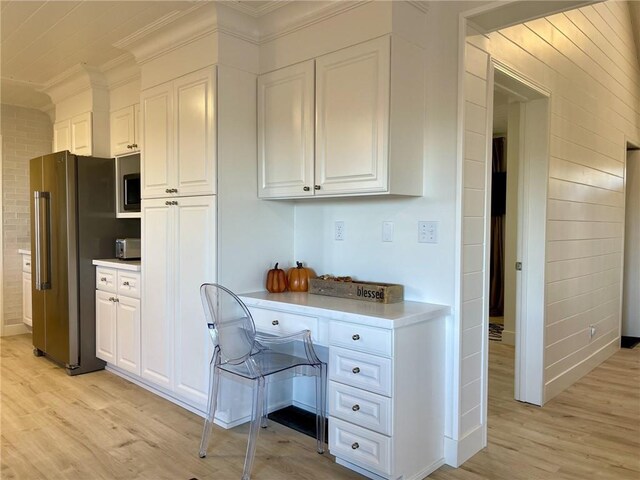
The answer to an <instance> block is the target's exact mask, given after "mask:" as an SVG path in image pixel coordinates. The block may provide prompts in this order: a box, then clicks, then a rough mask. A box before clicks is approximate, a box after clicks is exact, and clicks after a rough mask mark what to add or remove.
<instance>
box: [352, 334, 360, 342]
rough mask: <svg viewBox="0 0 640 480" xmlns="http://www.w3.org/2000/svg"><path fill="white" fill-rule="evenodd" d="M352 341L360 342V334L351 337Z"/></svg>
mask: <svg viewBox="0 0 640 480" xmlns="http://www.w3.org/2000/svg"><path fill="white" fill-rule="evenodd" d="M351 339H352V340H353V341H354V342H355V341H358V340H360V335H358V334H357V333H356V334H355V335H353V336H352V337H351Z"/></svg>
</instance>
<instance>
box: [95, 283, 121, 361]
mask: <svg viewBox="0 0 640 480" xmlns="http://www.w3.org/2000/svg"><path fill="white" fill-rule="evenodd" d="M114 299H115V295H114V294H113V293H109V292H103V291H101V290H96V357H98V358H101V359H102V360H104V361H105V362H109V363H113V364H115V363H116V302H115V301H114Z"/></svg>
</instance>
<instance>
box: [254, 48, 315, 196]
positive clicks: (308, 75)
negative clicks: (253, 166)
mask: <svg viewBox="0 0 640 480" xmlns="http://www.w3.org/2000/svg"><path fill="white" fill-rule="evenodd" d="M313 74H314V61H313V60H309V61H307V62H303V63H299V64H297V65H292V66H290V67H287V68H282V69H280V70H277V71H275V72H271V73H267V74H265V75H261V76H260V77H259V78H258V196H259V197H261V198H277V197H291V196H296V197H298V196H310V195H313V194H314V188H313V186H314V182H313V165H314V162H313V156H314V151H313V136H314V105H313V102H314V77H313Z"/></svg>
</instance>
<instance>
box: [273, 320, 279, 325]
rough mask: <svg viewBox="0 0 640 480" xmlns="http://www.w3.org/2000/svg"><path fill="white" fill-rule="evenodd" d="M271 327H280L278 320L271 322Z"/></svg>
mask: <svg viewBox="0 0 640 480" xmlns="http://www.w3.org/2000/svg"><path fill="white" fill-rule="evenodd" d="M271 325H280V322H279V321H278V320H273V321H272V322H271Z"/></svg>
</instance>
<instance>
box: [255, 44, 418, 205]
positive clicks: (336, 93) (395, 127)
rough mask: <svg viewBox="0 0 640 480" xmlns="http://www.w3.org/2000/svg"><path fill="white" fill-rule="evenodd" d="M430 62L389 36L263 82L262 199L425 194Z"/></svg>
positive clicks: (260, 81)
mask: <svg viewBox="0 0 640 480" xmlns="http://www.w3.org/2000/svg"><path fill="white" fill-rule="evenodd" d="M424 55H425V54H424V51H423V49H421V48H420V47H417V46H415V45H413V44H411V43H409V42H407V41H406V40H404V39H403V38H402V37H399V36H394V37H393V38H391V37H390V36H385V37H380V38H376V39H374V40H370V41H368V42H364V43H361V44H358V45H354V46H352V47H348V48H344V49H342V50H338V51H336V52H333V53H329V54H327V55H323V56H321V57H318V58H316V59H315V60H310V61H308V62H305V63H302V64H298V65H294V66H291V67H287V68H283V69H281V70H277V71H275V72H271V73H268V74H265V75H262V76H261V77H259V79H258V155H259V174H258V175H259V178H258V180H259V186H258V195H259V196H260V197H262V198H302V197H307V196H347V195H377V194H395V195H416V196H419V195H422V194H423V180H422V179H423V172H422V171H423V155H424V109H425V102H424V99H425V81H424V80H425V68H424ZM314 66H315V69H314ZM314 70H315V72H314V74H313V75H314V79H315V84H314V85H313V93H315V105H313V106H312V104H311V100H310V98H312V97H313V94H312V92H311V88H312V83H313V82H312V81H311V80H310V76H311V75H312V73H311V72H313V71H314ZM312 107H314V109H313V111H311V109H312ZM314 117H315V125H313V126H312V121H309V120H308V119H309V118H314ZM312 144H314V145H315V147H314V149H313V156H312V154H311V153H310V150H311V145H312Z"/></svg>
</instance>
